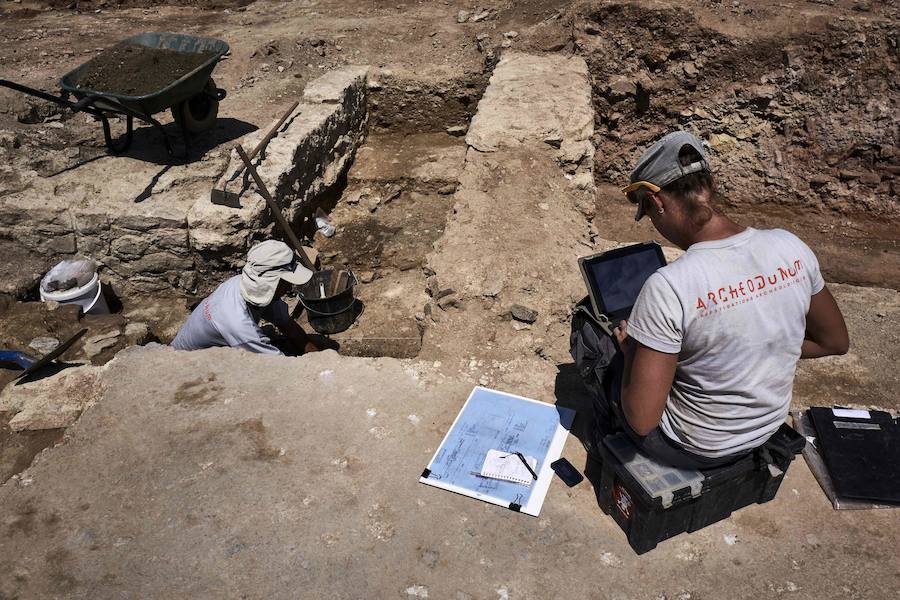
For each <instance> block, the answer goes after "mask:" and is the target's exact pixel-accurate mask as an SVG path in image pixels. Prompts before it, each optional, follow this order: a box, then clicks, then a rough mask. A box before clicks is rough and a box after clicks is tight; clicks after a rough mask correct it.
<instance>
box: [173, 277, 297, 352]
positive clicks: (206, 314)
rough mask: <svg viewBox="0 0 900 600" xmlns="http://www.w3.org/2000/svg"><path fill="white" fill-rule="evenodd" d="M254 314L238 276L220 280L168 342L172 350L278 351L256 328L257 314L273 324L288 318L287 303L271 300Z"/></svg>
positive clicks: (285, 320) (281, 322)
mask: <svg viewBox="0 0 900 600" xmlns="http://www.w3.org/2000/svg"><path fill="white" fill-rule="evenodd" d="M254 312H257V314H256V315H254V314H253V313H251V312H250V308H249V307H248V306H247V303H246V302H245V301H244V298H243V296H241V276H240V275H235V276H234V277H232V278H231V279H229V280H227V281H225V282H224V283H222V284H221V285H220V286H219V287H217V288H216V291H214V292H213V293H212V294H210V295H209V296H208V297H207V298H205V299H204V300H203V302H201V303H200V304H198V305H197V308H195V309H194V312H192V313H191V316H190V317H188V320H187V321H185V323H184V325H182V326H181V329H180V330H179V331H178V335H176V336H175V339H174V340H172V343H171V344H170V345H171V346H172V347H173V348H175V349H176V350H200V349H203V348H212V347H213V346H231V347H232V348H242V349H244V350H249V351H250V352H259V353H263V354H281V350H279V349H278V348H276V347H275V346H273V345H272V344H271V342H270V340H269V338H268V337H266V336H265V334H263V332H262V330H261V329H260V328H259V325H258V321H259V317H260V316H264V317H265V318H266V319H267V320H269V321H271V322H272V323H274V324H276V325H282V324H284V323H285V322H287V320H288V319H290V315H289V314H288V308H287V304H285V303H284V301H282V300H275V301H274V302H272V303H271V304H269V306H267V307H265V308H263V309H261V310H260V311H254Z"/></svg>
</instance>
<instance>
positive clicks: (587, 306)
mask: <svg viewBox="0 0 900 600" xmlns="http://www.w3.org/2000/svg"><path fill="white" fill-rule="evenodd" d="M605 329H606V328H605V327H604V326H603V325H602V324H601V323H600V320H599V319H598V318H597V317H596V316H595V315H594V311H593V309H592V307H591V301H590V298H588V297H585V298H584V299H583V300H582V301H581V302H579V303H578V304H576V305H575V309H574V310H573V311H572V333H571V335H570V336H569V353H570V354H571V355H572V360H574V361H575V369H576V370H577V371H578V374H579V375H580V376H581V379H582V380H583V381H584V384H585V386H586V387H587V389H588V390H589V392H590V394H591V404H592V405H593V408H594V415H595V417H596V418H597V420H598V421H600V422H601V423H605V424H607V427H605V428H604V429H606V428H608V427H612V426H613V424H614V422H615V418H614V416H613V415H612V414H611V413H610V408H609V407H610V405H609V402H608V397H609V396H608V395H609V389H610V387H609V386H610V385H611V384H613V383H615V384H618V383H619V382H611V381H610V379H611V378H610V377H608V376H607V373H608V372H609V365H610V364H612V362H613V361H614V360H616V359H617V357H618V354H619V349H618V347H617V346H616V342H615V340H614V339H613V338H612V336H610V335H609V334H608V333H607V332H606V330H605ZM618 359H619V360H621V358H620V357H619V358H618ZM607 431H609V430H607Z"/></svg>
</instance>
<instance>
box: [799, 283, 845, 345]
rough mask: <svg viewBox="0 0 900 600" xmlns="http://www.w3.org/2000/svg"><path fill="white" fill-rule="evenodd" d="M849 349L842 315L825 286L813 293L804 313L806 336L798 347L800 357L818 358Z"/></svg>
mask: <svg viewBox="0 0 900 600" xmlns="http://www.w3.org/2000/svg"><path fill="white" fill-rule="evenodd" d="M849 349H850V336H849V334H848V333H847V324H846V323H844V315H842V314H841V309H840V308H839V307H838V305H837V302H835V300H834V296H832V295H831V292H829V291H828V288H827V287H824V288H822V291H820V292H819V293H818V294H815V295H814V296H813V297H812V299H811V300H810V303H809V312H808V313H806V336H805V339H804V340H803V346H802V347H801V349H800V358H819V357H822V356H832V355H835V354H846V353H847V350H849Z"/></svg>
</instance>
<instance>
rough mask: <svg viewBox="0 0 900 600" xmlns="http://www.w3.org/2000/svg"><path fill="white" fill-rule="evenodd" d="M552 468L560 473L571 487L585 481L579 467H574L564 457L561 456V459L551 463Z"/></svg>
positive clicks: (560, 476) (561, 477)
mask: <svg viewBox="0 0 900 600" xmlns="http://www.w3.org/2000/svg"><path fill="white" fill-rule="evenodd" d="M550 468H551V469H553V472H554V473H556V474H557V475H559V478H560V479H562V480H563V481H564V482H565V484H566V485H567V486H569V487H574V486H576V485H578V484H579V483H581V482H582V481H584V476H583V475H582V474H581V473H579V472H578V469H576V468H575V467H573V466H572V463H570V462H569V461H567V460H566V459H564V458H560V459H559V460H555V461H553V462H552V463H550Z"/></svg>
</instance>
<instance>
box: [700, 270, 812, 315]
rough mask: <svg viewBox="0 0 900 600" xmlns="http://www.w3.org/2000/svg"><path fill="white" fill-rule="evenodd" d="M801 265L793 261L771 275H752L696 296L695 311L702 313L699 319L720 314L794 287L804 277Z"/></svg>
mask: <svg viewBox="0 0 900 600" xmlns="http://www.w3.org/2000/svg"><path fill="white" fill-rule="evenodd" d="M802 268H803V263H802V262H801V261H800V260H795V261H794V262H793V264H791V265H788V266H787V267H778V270H776V271H775V272H774V273H773V274H771V275H769V274H766V275H763V274H759V275H754V276H752V277H748V278H747V279H742V280H741V281H738V282H735V283H732V284H729V285H728V286H723V287H720V288H718V289H715V290H710V291H708V292H707V293H706V295H705V296H697V306H696V308H697V310H699V311H703V314H701V315H700V316H701V317H705V316H707V315H709V314H712V313H716V312H721V311H722V310H724V309H726V308H731V307H733V306H737V305H739V304H745V303H747V302H750V301H751V300H755V299H757V298H759V297H762V296H767V295H769V294H771V293H773V292H777V291H779V290H782V289H784V288H786V287H790V286H791V285H794V284H795V283H797V282H798V281H799V280H801V279H804V278H805V277H806V276H805V275H803V276H800V271H801V270H802Z"/></svg>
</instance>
